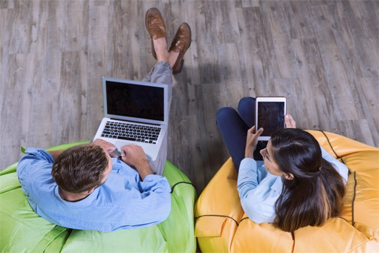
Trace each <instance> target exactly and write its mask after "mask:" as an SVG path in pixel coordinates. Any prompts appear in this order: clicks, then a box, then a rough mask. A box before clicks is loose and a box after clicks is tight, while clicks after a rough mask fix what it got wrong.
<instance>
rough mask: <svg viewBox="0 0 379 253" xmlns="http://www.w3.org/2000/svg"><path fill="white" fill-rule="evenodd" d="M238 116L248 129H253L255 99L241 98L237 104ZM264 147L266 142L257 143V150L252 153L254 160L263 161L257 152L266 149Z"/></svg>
mask: <svg viewBox="0 0 379 253" xmlns="http://www.w3.org/2000/svg"><path fill="white" fill-rule="evenodd" d="M238 114H239V115H240V117H241V118H242V120H243V121H244V122H245V124H246V125H247V126H248V127H249V128H251V127H253V126H254V125H255V98H252V97H244V98H242V99H241V100H240V102H239V103H238ZM266 145H267V142H266V141H259V142H258V144H257V148H256V150H255V152H254V159H255V160H263V158H262V155H261V153H260V152H259V151H260V150H261V149H263V148H266Z"/></svg>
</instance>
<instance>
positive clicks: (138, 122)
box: [110, 118, 160, 126]
mask: <svg viewBox="0 0 379 253" xmlns="http://www.w3.org/2000/svg"><path fill="white" fill-rule="evenodd" d="M110 119H111V120H117V121H124V120H120V119H114V118H110ZM127 122H134V123H138V124H145V125H153V126H160V124H154V123H146V122H139V121H134V120H127Z"/></svg>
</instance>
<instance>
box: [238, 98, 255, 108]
mask: <svg viewBox="0 0 379 253" xmlns="http://www.w3.org/2000/svg"><path fill="white" fill-rule="evenodd" d="M254 108H255V98H253V97H244V98H241V100H240V101H239V103H238V111H246V110H253V109H254Z"/></svg>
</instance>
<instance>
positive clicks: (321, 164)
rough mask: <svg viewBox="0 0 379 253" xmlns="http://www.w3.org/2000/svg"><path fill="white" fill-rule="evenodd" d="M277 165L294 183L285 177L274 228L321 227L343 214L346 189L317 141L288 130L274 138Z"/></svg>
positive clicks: (298, 131)
mask: <svg viewBox="0 0 379 253" xmlns="http://www.w3.org/2000/svg"><path fill="white" fill-rule="evenodd" d="M271 145H272V152H273V156H274V160H275V162H276V163H277V164H278V165H279V168H280V170H282V171H283V172H284V173H291V174H292V175H293V176H294V178H293V180H287V179H285V177H282V180H283V190H282V193H281V195H280V197H279V198H278V200H277V201H276V203H275V211H276V218H275V220H274V225H275V226H277V227H279V228H280V229H282V230H284V231H289V232H292V231H295V230H296V229H298V228H301V227H305V226H309V225H310V226H321V225H323V224H324V223H325V221H326V220H328V219H329V218H331V217H336V216H337V215H338V214H339V213H340V212H341V210H342V206H343V202H342V198H343V196H344V195H345V186H344V183H343V179H342V177H341V176H340V174H339V173H338V172H337V171H336V170H335V169H334V168H333V166H332V164H330V163H329V162H328V161H326V160H325V159H323V158H322V153H321V148H320V145H319V143H318V142H317V140H316V139H315V138H314V137H313V136H312V135H311V134H309V133H308V132H305V131H303V130H301V129H293V128H286V129H282V130H279V131H278V132H276V133H275V134H273V135H272V136H271Z"/></svg>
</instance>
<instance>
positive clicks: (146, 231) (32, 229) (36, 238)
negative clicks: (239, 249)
mask: <svg viewBox="0 0 379 253" xmlns="http://www.w3.org/2000/svg"><path fill="white" fill-rule="evenodd" d="M85 143H87V142H80V143H70V144H64V145H60V146H56V147H53V148H50V149H48V150H61V149H67V148H69V147H71V146H74V145H79V144H85ZM16 166H17V164H13V165H11V166H10V167H8V168H6V169H4V170H2V171H0V251H1V252H7V253H8V252H17V253H18V252H54V253H55V252H85V253H88V252H195V251H196V240H195V236H194V215H193V206H194V202H195V197H196V192H195V189H194V187H193V186H192V184H191V181H190V180H189V179H188V178H187V176H185V175H184V174H183V172H181V171H180V170H179V169H178V168H176V167H175V166H174V165H173V164H172V163H170V162H169V161H166V165H165V170H164V173H163V176H165V177H166V178H167V179H168V181H169V183H170V186H171V189H172V193H171V203H172V204H171V213H170V215H169V217H168V218H167V219H166V220H165V221H164V222H162V223H160V224H159V225H156V226H153V227H147V228H141V229H132V230H118V231H115V232H110V233H102V232H99V231H89V230H72V229H66V228H63V227H60V226H56V225H54V224H52V223H50V222H49V221H47V220H45V219H44V218H42V217H40V216H38V215H37V214H35V213H34V211H33V210H32V209H31V207H30V206H29V203H28V201H27V199H26V197H25V194H24V192H23V191H22V189H21V186H20V183H19V182H18V178H17V175H16Z"/></svg>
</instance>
